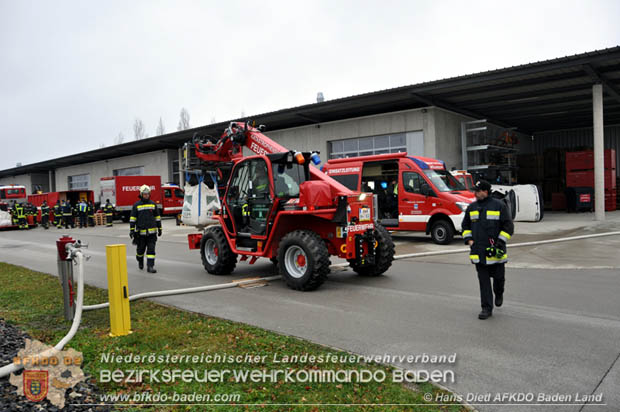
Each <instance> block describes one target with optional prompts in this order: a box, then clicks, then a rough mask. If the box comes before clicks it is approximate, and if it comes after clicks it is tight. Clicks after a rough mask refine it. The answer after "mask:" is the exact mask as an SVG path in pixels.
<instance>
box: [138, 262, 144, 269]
mask: <svg viewBox="0 0 620 412" xmlns="http://www.w3.org/2000/svg"><path fill="white" fill-rule="evenodd" d="M138 269H140V270H142V269H144V260H139V261H138Z"/></svg>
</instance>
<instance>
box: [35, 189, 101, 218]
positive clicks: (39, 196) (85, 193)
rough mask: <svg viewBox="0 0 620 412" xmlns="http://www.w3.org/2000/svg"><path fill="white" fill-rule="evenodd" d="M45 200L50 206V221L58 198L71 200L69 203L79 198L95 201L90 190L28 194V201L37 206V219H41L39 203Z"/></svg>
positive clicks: (74, 202) (75, 201)
mask: <svg viewBox="0 0 620 412" xmlns="http://www.w3.org/2000/svg"><path fill="white" fill-rule="evenodd" d="M44 200H45V201H47V205H48V206H49V207H50V221H52V220H53V219H54V205H55V204H56V202H57V201H59V200H60V202H61V203H62V201H63V200H66V201H69V202H71V205H76V204H77V203H78V202H79V201H80V200H86V201H87V202H93V204H94V202H95V194H94V192H93V191H92V190H65V191H62V192H48V193H36V194H33V195H28V201H29V202H30V203H32V204H33V205H35V206H36V208H37V221H41V204H42V203H43V201H44Z"/></svg>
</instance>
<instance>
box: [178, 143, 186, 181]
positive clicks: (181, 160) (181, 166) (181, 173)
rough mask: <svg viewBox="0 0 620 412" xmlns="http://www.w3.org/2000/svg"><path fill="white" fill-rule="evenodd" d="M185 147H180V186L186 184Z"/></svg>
mask: <svg viewBox="0 0 620 412" xmlns="http://www.w3.org/2000/svg"><path fill="white" fill-rule="evenodd" d="M183 160H184V159H183V148H182V147H180V148H179V186H180V187H184V186H185V173H184V172H183Z"/></svg>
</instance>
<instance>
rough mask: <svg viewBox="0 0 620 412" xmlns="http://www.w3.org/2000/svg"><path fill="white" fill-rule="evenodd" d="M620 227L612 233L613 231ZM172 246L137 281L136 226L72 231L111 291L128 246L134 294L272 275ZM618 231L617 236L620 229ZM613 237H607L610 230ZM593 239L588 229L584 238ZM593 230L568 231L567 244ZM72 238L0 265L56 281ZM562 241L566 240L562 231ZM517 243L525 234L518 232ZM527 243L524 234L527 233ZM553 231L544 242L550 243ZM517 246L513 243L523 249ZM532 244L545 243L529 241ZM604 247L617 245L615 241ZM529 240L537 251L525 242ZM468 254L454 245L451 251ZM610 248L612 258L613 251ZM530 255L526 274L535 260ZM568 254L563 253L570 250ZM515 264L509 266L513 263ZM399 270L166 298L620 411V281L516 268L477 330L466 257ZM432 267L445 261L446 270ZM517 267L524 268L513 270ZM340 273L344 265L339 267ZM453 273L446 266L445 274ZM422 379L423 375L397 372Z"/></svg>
mask: <svg viewBox="0 0 620 412" xmlns="http://www.w3.org/2000/svg"><path fill="white" fill-rule="evenodd" d="M614 224H615V223H614ZM164 226H165V229H164V233H165V235H164V237H162V239H161V241H160V242H158V245H157V256H158V258H157V265H156V266H157V268H158V271H159V272H158V273H157V274H155V275H150V274H148V273H146V272H141V271H138V270H137V268H136V264H135V260H134V259H133V257H132V256H133V248H132V247H131V245H130V240H129V237H128V236H127V232H128V229H127V225H122V224H116V225H115V226H114V227H113V228H111V229H107V228H91V229H82V230H79V229H72V230H69V231H68V232H69V233H70V234H71V235H72V236H74V237H76V238H80V239H82V240H84V241H88V242H89V243H90V248H89V252H88V253H90V254H91V255H92V256H93V257H92V259H91V261H89V262H88V270H87V274H86V278H87V282H88V283H89V284H92V285H95V286H99V287H104V288H105V287H106V285H107V279H106V274H105V273H106V272H105V245H106V244H111V243H126V244H127V245H128V255H129V257H128V268H129V282H130V291H131V293H132V294H135V293H138V292H143V291H147V290H162V289H172V288H178V287H188V286H200V285H205V284H216V283H223V282H227V281H230V280H231V279H236V278H242V277H247V276H256V275H259V274H269V273H271V270H272V265H271V264H270V263H269V262H267V261H266V260H265V262H261V261H260V260H259V262H257V263H256V264H255V265H254V266H248V265H246V264H239V265H238V269H237V270H236V271H235V273H234V274H233V275H231V276H225V277H216V276H210V275H208V274H207V273H206V272H205V271H204V269H203V268H202V266H201V264H200V258H199V254H198V252H197V251H189V250H188V249H187V242H186V238H185V235H186V233H188V232H190V231H191V229H189V228H183V227H181V228H178V227H175V226H174V222H172V221H170V220H166V221H165V222H164ZM611 226H613V225H611ZM611 226H610V225H606V230H609V227H611ZM582 227H587V226H582ZM579 230H585V229H580V228H575V227H572V228H564V227H563V228H561V229H560V230H559V232H568V233H570V232H574V231H579ZM64 232H65V231H64V230H57V229H50V230H48V231H44V230H42V229H36V230H31V231H27V232H19V231H13V232H2V233H0V261H4V262H10V263H15V264H19V265H23V266H26V267H29V268H32V269H35V270H40V271H43V272H48V273H55V271H56V265H55V260H56V257H55V256H56V255H55V244H54V241H55V240H56V238H57V237H58V236H59V234H60V233H64ZM556 232H558V231H556ZM517 233H519V232H517ZM522 233H525V232H522ZM553 233H554V232H553V231H550V230H546V231H544V232H543V233H540V234H539V236H540V237H549V235H551V234H553ZM519 236H523V239H521V240H524V239H526V238H525V236H526V235H525V234H524V235H519V234H518V235H517V236H515V240H514V241H515V242H516V241H520V240H518V237H519ZM527 236H537V234H535V233H534V234H528V235H527ZM396 238H397V239H396V241H397V243H398V246H397V248H398V251H397V253H404V252H409V251H410V250H411V249H412V248H418V249H424V248H429V249H434V248H435V247H436V245H432V244H430V241H428V240H427V239H417V240H418V243H416V244H414V245H412V244H410V242H409V239H405V240H402V239H401V236H397V237H396ZM604 239H608V240H607V241H606V242H612V243H605V244H606V245H608V244H614V245H617V243H614V242H618V241H619V240H618V239H617V238H613V240H611V239H612V238H604ZM528 240H531V239H530V238H528ZM458 245H460V241H455V243H454V244H453V245H452V248H453V247H454V246H458ZM559 245H569V244H568V243H562V244H558V245H548V246H541V247H539V249H536V248H532V249H533V250H534V249H536V252H537V253H541V254H542V255H543V256H547V257H549V261H550V262H551V263H550V265H552V266H553V267H557V264H558V261H561V260H562V259H564V257H560V258H559V259H558V258H557V257H555V256H556V254H557V253H560V252H561V250H562V249H560V250H557V249H556V250H555V251H553V252H544V251H543V249H542V248H544V247H546V248H551V247H557V246H559ZM570 245H571V246H570V248H571V249H570V252H569V251H565V252H563V253H564V255H566V256H568V257H570V258H572V259H574V261H575V262H582V263H581V264H580V265H579V267H584V266H585V267H587V265H588V264H589V261H588V259H591V257H589V256H587V254H588V253H591V252H592V251H596V250H598V248H600V247H601V245H602V242H601V243H599V242H598V241H595V240H587V241H579V242H574V243H571V244H570ZM605 247H610V246H605ZM526 249H529V248H524V249H515V250H514V252H516V251H517V250H519V253H521V252H523V254H524V255H523V256H521V254H519V256H521V260H522V261H525V262H527V261H528V260H529V259H531V256H532V254H531V253H530V256H529V257H528V256H527V254H526V253H527V250H526ZM564 250H566V249H564ZM615 250H616V254H611V255H609V254H606V255H605V256H603V257H604V258H605V259H604V261H603V264H602V265H601V266H604V267H606V266H609V267H618V265H620V262H619V261H620V257H618V256H617V246H616V247H615ZM514 252H511V255H512V256H515V254H516V253H514ZM447 258H448V257H444V258H443V259H439V258H433V259H431V258H426V259H424V261H421V260H407V261H397V262H395V263H394V266H393V267H392V268H391V270H390V271H389V272H388V275H387V276H382V277H379V278H370V279H369V278H361V277H358V276H357V275H355V274H354V273H352V272H350V271H346V272H338V273H334V274H332V275H330V278H329V281H328V282H326V283H325V284H324V285H323V287H322V288H320V289H319V290H318V291H316V292H311V293H302V292H295V291H292V290H289V289H287V288H286V287H285V286H284V284H283V283H282V282H273V283H271V284H270V285H269V286H267V287H262V288H255V289H239V288H237V289H228V290H224V291H220V292H209V293H199V294H191V295H183V296H171V297H165V298H159V299H157V301H160V302H162V303H166V304H171V305H175V306H177V307H180V308H183V309H187V310H191V311H195V312H200V313H205V314H207V315H211V316H218V317H222V318H226V319H231V320H235V321H239V322H244V323H248V324H252V325H256V326H259V327H263V328H266V329H270V330H274V331H277V332H281V333H286V334H290V335H294V336H298V337H301V338H304V339H308V340H311V341H313V342H317V343H321V344H325V345H329V346H332V347H337V348H342V349H345V350H348V351H351V352H355V353H359V354H362V355H383V354H389V355H408V354H414V355H415V354H421V353H427V354H429V355H439V354H451V353H456V354H457V362H456V364H455V365H444V366H442V368H448V369H453V370H454V373H455V375H456V381H455V382H454V383H447V384H446V386H447V387H449V388H450V389H452V390H454V391H456V392H457V393H460V394H463V395H465V394H468V393H487V392H492V393H504V392H508V393H514V392H533V393H536V394H537V393H545V394H549V395H552V394H556V393H562V394H564V393H570V394H575V393H580V394H586V395H589V394H591V393H599V392H602V393H603V394H604V396H605V402H606V403H607V406H586V407H585V408H584V409H583V410H586V411H612V410H615V411H617V410H618V406H620V391H619V390H618V388H619V387H620V381H619V377H620V364H619V363H620V362H619V361H618V360H617V359H618V355H619V354H620V299H618V295H619V294H620V272H619V271H618V270H615V269H562V270H557V269H555V270H547V269H540V268H515V267H510V266H509V267H508V268H507V292H506V297H505V303H504V307H502V308H498V309H496V310H495V312H494V316H493V318H491V319H490V320H488V321H479V320H478V319H477V318H476V315H477V312H478V311H479V295H478V286H477V279H476V276H475V273H474V269H473V267H472V266H471V265H469V264H464V262H463V259H464V258H465V257H464V256H452V257H450V259H454V263H450V262H451V260H449V259H447ZM432 260H438V261H441V262H442V263H437V262H434V261H432ZM515 260H518V259H516V258H515ZM333 262H334V263H335V261H333ZM446 262H447V263H446ZM394 364H396V365H397V366H401V367H405V368H412V369H418V368H420V367H421V366H422V367H423V366H424V365H420V364H415V365H407V364H399V363H397V362H394ZM476 407H477V409H479V410H482V411H495V410H501V411H512V410H514V411H523V410H528V411H530V410H540V411H550V410H552V411H565V410H568V411H579V410H581V409H580V408H581V406H542V405H541V406H533V405H529V406H527V407H523V406H502V407H501V408H500V407H498V406H485V405H479V406H476Z"/></svg>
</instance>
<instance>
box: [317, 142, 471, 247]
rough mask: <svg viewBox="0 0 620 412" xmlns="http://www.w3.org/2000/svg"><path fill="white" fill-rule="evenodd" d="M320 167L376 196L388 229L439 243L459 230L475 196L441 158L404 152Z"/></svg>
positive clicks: (344, 160)
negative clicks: (425, 236)
mask: <svg viewBox="0 0 620 412" xmlns="http://www.w3.org/2000/svg"><path fill="white" fill-rule="evenodd" d="M323 171H324V172H325V173H326V174H327V175H329V176H330V177H332V178H334V179H335V180H337V181H338V182H340V183H342V184H343V185H345V186H346V187H348V188H349V189H351V190H354V191H357V192H363V193H373V194H375V196H376V197H377V200H378V206H379V222H380V223H381V224H382V225H383V226H385V228H386V229H388V230H403V231H420V232H425V233H426V234H430V235H431V238H432V239H433V241H434V242H435V243H438V244H448V243H450V242H451V241H452V239H453V237H454V234H455V233H456V232H460V231H461V222H462V221H463V216H464V215H465V213H464V212H465V209H467V206H468V205H469V204H470V203H471V202H473V201H474V200H475V197H474V194H473V193H472V192H470V191H468V190H467V188H466V187H465V186H464V185H463V184H462V183H460V182H459V181H458V180H457V179H456V178H455V177H454V176H452V174H450V172H448V171H447V170H446V165H445V163H444V162H443V161H441V160H437V159H431V158H428V157H419V156H408V155H407V153H406V152H401V153H390V154H382V155H373V156H361V157H351V158H345V159H331V160H329V161H328V162H327V164H325V166H324V167H323Z"/></svg>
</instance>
